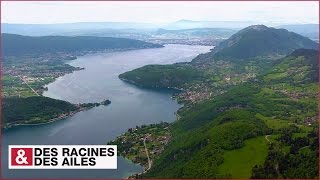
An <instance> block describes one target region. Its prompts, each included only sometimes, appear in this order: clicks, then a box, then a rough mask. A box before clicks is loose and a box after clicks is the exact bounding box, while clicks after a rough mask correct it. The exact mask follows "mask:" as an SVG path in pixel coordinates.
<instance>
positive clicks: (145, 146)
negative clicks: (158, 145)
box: [143, 137, 151, 171]
mask: <svg viewBox="0 0 320 180" xmlns="http://www.w3.org/2000/svg"><path fill="white" fill-rule="evenodd" d="M146 139H147V137H145V138H144V139H143V145H144V150H145V151H146V154H147V158H148V168H147V169H146V170H145V171H148V170H149V169H150V168H151V160H150V157H149V153H148V149H147V145H146Z"/></svg>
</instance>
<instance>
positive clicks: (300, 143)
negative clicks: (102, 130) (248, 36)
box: [145, 50, 318, 178]
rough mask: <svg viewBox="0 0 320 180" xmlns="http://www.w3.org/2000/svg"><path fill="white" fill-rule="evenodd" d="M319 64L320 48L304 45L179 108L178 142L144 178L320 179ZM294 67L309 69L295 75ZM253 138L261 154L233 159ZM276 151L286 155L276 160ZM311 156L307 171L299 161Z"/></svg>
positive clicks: (175, 137) (174, 127) (175, 135)
mask: <svg viewBox="0 0 320 180" xmlns="http://www.w3.org/2000/svg"><path fill="white" fill-rule="evenodd" d="M317 66H318V63H317V51H311V50H298V51H295V52H293V53H292V54H291V55H290V56H288V57H286V58H283V59H280V60H279V63H278V64H277V65H275V67H274V68H272V69H270V70H269V72H268V73H266V74H264V75H261V76H260V77H259V78H257V80H255V81H249V82H247V83H244V84H242V85H239V86H235V87H233V88H232V89H230V90H229V91H228V92H226V93H225V94H223V95H221V96H218V97H216V98H214V99H211V100H207V101H204V102H201V103H198V104H196V105H194V106H193V107H192V108H185V109H183V110H181V111H180V112H179V115H180V116H181V118H180V120H179V121H177V122H175V123H174V124H173V125H172V127H171V128H172V129H171V130H172V132H173V140H172V141H171V142H170V143H169V145H168V147H167V148H166V149H165V151H164V153H163V154H162V155H161V156H160V157H159V159H157V161H156V162H155V164H154V167H153V168H152V169H151V170H150V171H149V172H148V173H147V174H146V175H145V176H146V177H167V178H168V177H170V178H181V177H182V178H224V177H244V178H248V177H251V176H252V177H255V178H271V177H272V178H302V177H308V178H314V177H317V175H318V173H317V169H318V166H317V165H318V163H317V160H315V159H317V136H316V135H315V133H317V120H316V119H317V114H318V112H317V99H316V95H317V78H314V75H315V74H316V73H318V71H317V70H315V67H317ZM296 68H300V69H304V72H305V74H301V72H300V71H299V69H298V70H297V71H295V72H293V71H292V70H293V69H296ZM279 73H283V74H286V75H281V76H279V75H278V74H279ZM292 77H293V78H292ZM270 78H274V79H273V81H270ZM260 137H262V140H263V141H262V142H261V140H260ZM265 137H266V138H268V140H267V139H264V138H265ZM288 138H289V139H288ZM269 140H270V141H271V143H269V142H268V141H269ZM248 142H252V143H253V145H254V146H253V147H251V148H253V149H255V150H256V152H257V154H250V151H249V152H246V151H245V154H244V155H243V156H242V157H238V156H235V157H233V156H232V155H233V154H237V153H239V152H241V151H242V150H243V149H245V150H246V146H248ZM261 144H262V145H261ZM249 145H250V144H249ZM251 146H252V145H251ZM260 146H262V149H259V148H261V147H260ZM268 146H270V147H269V148H268V149H267V147H268ZM302 149H303V150H302ZM249 150H250V148H249ZM247 151H248V150H247ZM251 151H252V150H251ZM274 151H276V152H277V154H279V156H281V157H282V158H281V159H276V157H274V154H272V153H273V152H274ZM259 152H261V153H259ZM230 153H231V154H230ZM225 154H227V155H229V156H225ZM267 157H268V158H267ZM286 157H287V158H286ZM288 157H290V158H288ZM230 158H231V160H230ZM254 159H257V160H256V161H255V160H254ZM226 160H228V161H226ZM229 161H231V162H229ZM242 161H245V162H246V165H245V166H244V167H243V166H242V165H241V162H242ZM306 161H307V162H309V163H306V165H305V166H304V167H303V168H302V167H301V166H300V165H299V164H301V163H303V162H306ZM248 162H249V163H248ZM299 162H300V163H299ZM226 163H227V164H226ZM237 165H238V166H237ZM256 165H257V166H256ZM281 165H282V166H281ZM284 165H285V166H284ZM277 166H280V167H281V168H282V169H277ZM240 167H241V168H242V171H241V170H239V168H240ZM252 168H253V172H254V173H253V174H251V170H252ZM270 171H272V172H275V173H271V172H270ZM295 171H299V173H296V172H295ZM242 173H245V174H242Z"/></svg>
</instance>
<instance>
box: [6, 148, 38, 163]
mask: <svg viewBox="0 0 320 180" xmlns="http://www.w3.org/2000/svg"><path fill="white" fill-rule="evenodd" d="M10 152H11V166H32V159H33V152H32V148H11V151H10Z"/></svg>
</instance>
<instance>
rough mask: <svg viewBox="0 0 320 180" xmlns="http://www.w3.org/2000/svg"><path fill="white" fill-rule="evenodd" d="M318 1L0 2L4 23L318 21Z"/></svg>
mask: <svg viewBox="0 0 320 180" xmlns="http://www.w3.org/2000/svg"><path fill="white" fill-rule="evenodd" d="M318 8H319V6H318V2H317V1H313V2H301V1H300V2H297V1H293V2H274V1H273V2H208V1H203V2H182V1H179V2H177V1H176V2H168V1H166V2H146V1H138V2H32V1H31V2H30V1H29V2H21V1H14V2H9V1H2V2H1V18H2V22H4V23H36V24H38V23H41V24H50V23H66V22H103V21H120V22H152V23H167V22H173V21H177V20H181V19H188V20H210V21H255V22H280V23H318V18H319V17H318Z"/></svg>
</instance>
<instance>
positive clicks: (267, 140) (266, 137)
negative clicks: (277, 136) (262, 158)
mask: <svg viewBox="0 0 320 180" xmlns="http://www.w3.org/2000/svg"><path fill="white" fill-rule="evenodd" d="M269 136H270V135H266V136H265V138H266V140H267V141H268V142H269V143H270V144H271V141H270V140H269V139H268V137H269Z"/></svg>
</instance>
